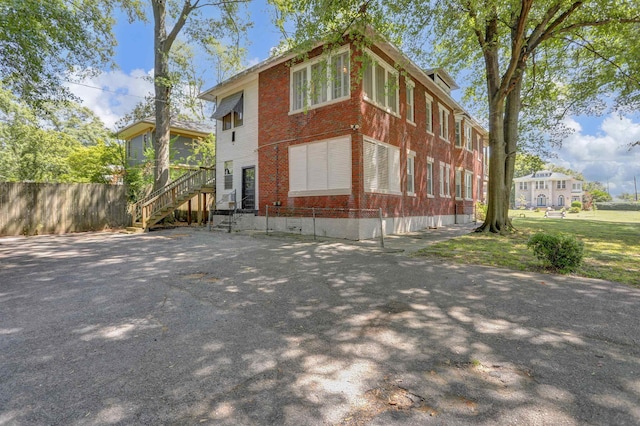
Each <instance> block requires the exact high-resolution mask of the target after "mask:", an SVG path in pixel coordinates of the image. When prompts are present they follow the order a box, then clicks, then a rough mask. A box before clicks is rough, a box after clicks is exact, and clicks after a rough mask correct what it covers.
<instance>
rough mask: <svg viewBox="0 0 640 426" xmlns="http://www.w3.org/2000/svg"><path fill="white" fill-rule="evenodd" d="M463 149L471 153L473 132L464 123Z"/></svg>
mask: <svg viewBox="0 0 640 426" xmlns="http://www.w3.org/2000/svg"><path fill="white" fill-rule="evenodd" d="M463 145H464V149H466V150H467V151H469V152H473V130H472V129H471V126H469V125H468V124H466V123H465V125H464V143H463Z"/></svg>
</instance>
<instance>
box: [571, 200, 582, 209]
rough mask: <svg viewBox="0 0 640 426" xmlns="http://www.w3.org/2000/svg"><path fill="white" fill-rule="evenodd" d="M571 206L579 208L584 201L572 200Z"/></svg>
mask: <svg viewBox="0 0 640 426" xmlns="http://www.w3.org/2000/svg"><path fill="white" fill-rule="evenodd" d="M571 207H577V208H578V209H581V208H582V203H581V202H580V201H572V202H571Z"/></svg>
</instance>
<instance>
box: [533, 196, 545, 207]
mask: <svg viewBox="0 0 640 426" xmlns="http://www.w3.org/2000/svg"><path fill="white" fill-rule="evenodd" d="M536 202H537V204H538V206H539V207H544V206H546V205H547V196H546V195H544V194H540V195H538V198H537V199H536Z"/></svg>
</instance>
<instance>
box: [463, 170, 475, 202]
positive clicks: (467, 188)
mask: <svg viewBox="0 0 640 426" xmlns="http://www.w3.org/2000/svg"><path fill="white" fill-rule="evenodd" d="M464 198H466V199H467V200H471V199H473V173H471V172H470V171H469V170H465V172H464Z"/></svg>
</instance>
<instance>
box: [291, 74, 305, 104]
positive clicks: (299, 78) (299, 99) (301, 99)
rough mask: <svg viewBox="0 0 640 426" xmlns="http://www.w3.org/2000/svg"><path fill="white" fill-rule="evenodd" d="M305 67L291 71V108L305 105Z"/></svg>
mask: <svg viewBox="0 0 640 426" xmlns="http://www.w3.org/2000/svg"><path fill="white" fill-rule="evenodd" d="M306 85H307V69H306V68H305V69H301V70H300V71H296V72H294V73H293V87H292V88H291V90H292V91H293V94H292V101H293V110H298V109H302V108H304V106H305V105H306Z"/></svg>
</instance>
